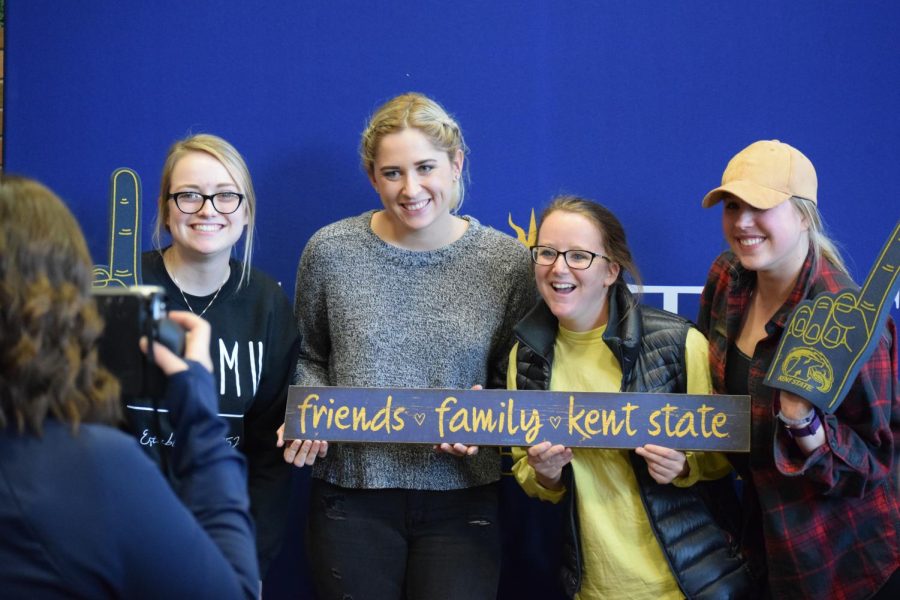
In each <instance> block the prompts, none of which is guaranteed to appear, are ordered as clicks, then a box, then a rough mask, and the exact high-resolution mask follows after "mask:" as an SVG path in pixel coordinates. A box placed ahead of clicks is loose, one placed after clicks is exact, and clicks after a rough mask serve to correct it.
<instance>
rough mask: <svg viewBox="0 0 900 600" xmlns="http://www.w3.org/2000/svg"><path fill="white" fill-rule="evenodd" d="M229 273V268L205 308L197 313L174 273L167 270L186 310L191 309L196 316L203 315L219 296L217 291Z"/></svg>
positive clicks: (219, 290)
mask: <svg viewBox="0 0 900 600" xmlns="http://www.w3.org/2000/svg"><path fill="white" fill-rule="evenodd" d="M166 270H167V271H168V268H166ZM230 274H231V271H230V270H229V271H228V272H227V273H225V279H223V280H222V285H220V286H219V289H217V290H216V293H215V294H214V295H213V297H212V300H210V301H209V304H207V305H206V308H204V309H203V310H202V311H201V312H200V314H199V315H198V314H197V311H195V310H194V309H193V308H192V307H191V303H190V302H188V299H187V296H185V295H184V290H182V289H181V284H180V283H178V280H177V279H176V278H175V274H174V273H172V272H171V271H169V277H171V278H172V281H173V282H175V287H177V288H178V292H179V293H180V294H181V299H182V300H184V303H185V304H186V305H187V307H188V310H189V311H191V312H192V313H194V314H195V315H197V316H198V317H202V316H203V315H205V314H206V311H208V310H209V307H210V306H212V304H213V302H215V301H216V298H218V297H219V292H221V291H222V288H223V287H225V283H226V282H227V281H228V276H229V275H230Z"/></svg>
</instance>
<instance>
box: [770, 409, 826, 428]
mask: <svg viewBox="0 0 900 600" xmlns="http://www.w3.org/2000/svg"><path fill="white" fill-rule="evenodd" d="M775 416H776V417H778V420H779V421H781V422H782V423H784V424H785V425H787V426H788V427H806V426H807V425H809V424H810V423H812V422H813V419H815V418H816V409H812V410H811V411H809V414H807V415H806V416H805V417H803V418H801V419H791V418H788V417H786V416H784V414H782V412H781V411H780V410H779V411H778V414H777V415H775Z"/></svg>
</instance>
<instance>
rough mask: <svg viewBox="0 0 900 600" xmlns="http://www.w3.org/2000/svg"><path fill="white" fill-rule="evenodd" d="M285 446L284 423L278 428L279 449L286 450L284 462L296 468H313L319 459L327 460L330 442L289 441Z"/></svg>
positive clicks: (277, 444) (277, 443)
mask: <svg viewBox="0 0 900 600" xmlns="http://www.w3.org/2000/svg"><path fill="white" fill-rule="evenodd" d="M287 441H288V442H289V443H288V444H287V445H286V446H285V439H284V423H282V424H281V427H279V428H278V441H277V442H276V443H275V445H276V446H278V447H279V448H284V462H286V463H291V464H292V465H294V466H295V467H303V466H312V465H313V464H314V463H315V462H316V459H317V458H325V456H326V455H327V454H328V442H326V441H325V440H287Z"/></svg>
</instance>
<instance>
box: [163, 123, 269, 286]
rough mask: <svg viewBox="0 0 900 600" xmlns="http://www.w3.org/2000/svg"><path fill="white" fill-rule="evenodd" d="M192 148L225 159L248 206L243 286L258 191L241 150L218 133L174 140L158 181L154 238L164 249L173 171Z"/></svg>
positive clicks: (251, 252)
mask: <svg viewBox="0 0 900 600" xmlns="http://www.w3.org/2000/svg"><path fill="white" fill-rule="evenodd" d="M191 152H203V153H205V154H208V155H210V156H212V157H213V158H215V159H216V160H217V161H219V162H220V163H222V166H223V167H225V170H226V171H228V174H229V175H230V176H231V178H232V179H233V180H234V182H235V184H237V186H238V190H239V191H240V193H241V194H243V195H244V204H245V205H246V207H247V235H246V237H245V238H244V257H243V260H242V261H241V263H242V264H241V279H240V281H239V282H238V287H241V286H243V285H244V284H245V283H247V281H248V280H249V278H250V270H251V268H250V267H251V261H252V259H253V232H254V231H255V229H256V194H255V192H254V191H253V181H252V180H251V179H250V170H249V169H248V168H247V163H245V162H244V158H243V157H242V156H241V153H240V152H238V151H237V149H236V148H235V147H234V146H232V145H231V144H230V143H228V142H227V141H225V140H224V139H222V138H220V137H219V136H216V135H210V134H207V133H200V134H196V135H192V136H190V137H187V138H185V139H183V140H179V141H177V142H175V143H174V144H172V147H171V148H169V152H168V154H166V162H165V164H164V165H163V171H162V178H161V180H160V184H159V199H158V204H157V213H156V221H155V223H154V227H153V242H154V244H156V247H157V249H161V247H162V245H161V243H160V240H161V238H162V231H163V228H165V229H166V231H168V229H169V227H168V225H167V223H168V222H169V210H170V208H169V193H170V191H171V190H170V187H171V185H172V172H173V171H174V170H175V165H176V164H178V161H179V160H181V159H182V158H184V156H185V155H186V154H189V153H191Z"/></svg>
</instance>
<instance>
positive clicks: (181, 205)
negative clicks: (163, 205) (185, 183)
mask: <svg viewBox="0 0 900 600" xmlns="http://www.w3.org/2000/svg"><path fill="white" fill-rule="evenodd" d="M169 198H171V199H172V200H174V201H175V206H177V207H178V210H180V211H181V212H183V213H184V214H186V215H192V214H194V213H198V212H200V211H201V210H202V209H203V205H204V204H206V201H207V200H209V201H210V202H212V205H213V208H214V209H216V212H218V213H219V214H223V215H230V214H231V213H233V212H234V211H236V210H237V209H238V207H239V206H240V205H241V201H243V199H244V195H243V194H238V193H237V192H217V193H215V194H211V195H209V196H207V195H206V194H201V193H200V192H175V193H174V194H169Z"/></svg>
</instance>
